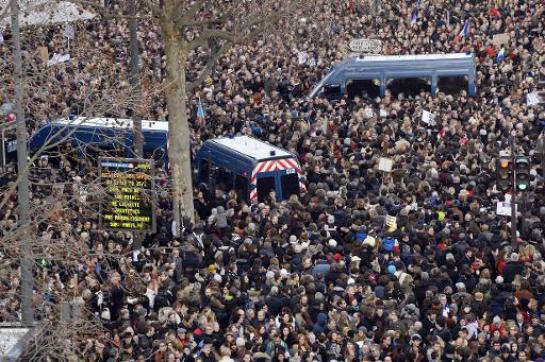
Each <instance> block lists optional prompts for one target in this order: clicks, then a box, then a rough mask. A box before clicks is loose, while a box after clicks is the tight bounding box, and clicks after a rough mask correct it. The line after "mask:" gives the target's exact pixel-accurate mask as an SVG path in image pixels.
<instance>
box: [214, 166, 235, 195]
mask: <svg viewBox="0 0 545 362" xmlns="http://www.w3.org/2000/svg"><path fill="white" fill-rule="evenodd" d="M233 176H234V175H233V173H232V172H231V171H228V170H226V169H224V168H218V169H217V170H216V173H215V175H214V180H215V182H216V187H217V188H219V189H221V190H223V191H225V192H229V191H231V190H232V189H233V181H234V180H233Z"/></svg>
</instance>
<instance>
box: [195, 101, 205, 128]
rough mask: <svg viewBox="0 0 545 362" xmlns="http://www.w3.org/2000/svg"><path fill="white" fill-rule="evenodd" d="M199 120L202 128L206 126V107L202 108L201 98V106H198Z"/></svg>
mask: <svg viewBox="0 0 545 362" xmlns="http://www.w3.org/2000/svg"><path fill="white" fill-rule="evenodd" d="M197 120H198V121H199V123H200V125H201V126H204V123H205V113H204V107H203V106H202V102H201V97H199V104H198V106H197Z"/></svg>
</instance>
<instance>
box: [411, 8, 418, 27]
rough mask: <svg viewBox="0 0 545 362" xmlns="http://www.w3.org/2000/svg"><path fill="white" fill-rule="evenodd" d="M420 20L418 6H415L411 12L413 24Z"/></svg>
mask: <svg viewBox="0 0 545 362" xmlns="http://www.w3.org/2000/svg"><path fill="white" fill-rule="evenodd" d="M417 20H418V8H414V9H413V11H412V12H411V26H413V25H415V24H416V21H417Z"/></svg>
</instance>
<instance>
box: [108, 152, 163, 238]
mask: <svg viewBox="0 0 545 362" xmlns="http://www.w3.org/2000/svg"><path fill="white" fill-rule="evenodd" d="M151 165H152V163H151V162H150V161H149V160H141V159H134V158H106V157H104V158H100V159H99V175H100V182H101V186H102V187H103V189H104V190H105V193H106V197H104V198H103V201H102V203H101V205H100V212H99V224H100V227H103V228H106V229H113V230H126V231H150V232H155V226H156V225H155V213H154V210H153V190H154V188H153V175H152V167H151Z"/></svg>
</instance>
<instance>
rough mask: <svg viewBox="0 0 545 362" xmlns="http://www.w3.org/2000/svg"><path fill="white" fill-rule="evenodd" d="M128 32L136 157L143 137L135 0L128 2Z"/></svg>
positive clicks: (141, 155)
mask: <svg viewBox="0 0 545 362" xmlns="http://www.w3.org/2000/svg"><path fill="white" fill-rule="evenodd" d="M128 6H129V16H130V18H129V31H130V43H129V53H130V60H129V67H130V82H131V98H132V100H131V102H130V111H131V118H132V119H133V137H134V139H133V151H134V153H135V154H136V156H137V157H143V156H144V137H143V135H142V119H141V118H140V114H138V113H139V112H138V107H137V105H136V102H139V101H140V79H139V78H138V66H139V59H138V58H139V56H138V53H139V49H138V33H137V30H138V24H137V21H136V3H135V0H129V2H128Z"/></svg>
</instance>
